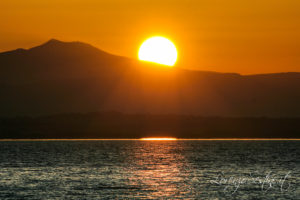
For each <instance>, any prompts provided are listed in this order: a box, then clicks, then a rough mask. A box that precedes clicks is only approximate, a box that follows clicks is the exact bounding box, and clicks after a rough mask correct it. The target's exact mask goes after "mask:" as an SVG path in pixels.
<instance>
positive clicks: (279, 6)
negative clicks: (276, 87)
mask: <svg viewBox="0 0 300 200" xmlns="http://www.w3.org/2000/svg"><path fill="white" fill-rule="evenodd" d="M153 35H162V36H166V37H168V38H169V39H171V40H172V41H173V42H174V43H175V44H176V46H177V49H178V51H179V60H178V63H177V64H178V65H180V66H182V67H186V68H196V69H199V70H210V71H219V72H238V73H242V74H253V73H270V72H284V71H300V1H299V0H251V1H242V0H84V1H83V0H26V1H24V0H1V1H0V51H6V50H11V49H15V48H19V47H23V48H29V47H32V46H35V45H39V44H41V43H43V42H45V41H46V40H48V39H50V38H56V39H59V40H64V41H73V40H76V41H83V42H87V43H90V44H92V45H94V46H96V47H98V48H100V49H102V50H105V51H108V52H110V53H113V54H117V55H123V56H128V57H132V58H136V56H137V50H138V47H139V46H140V44H141V42H142V41H143V40H145V39H146V38H148V37H150V36H153Z"/></svg>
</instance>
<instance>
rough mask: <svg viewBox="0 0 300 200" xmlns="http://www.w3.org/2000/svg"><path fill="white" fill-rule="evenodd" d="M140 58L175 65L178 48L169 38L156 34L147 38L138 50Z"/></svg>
mask: <svg viewBox="0 0 300 200" xmlns="http://www.w3.org/2000/svg"><path fill="white" fill-rule="evenodd" d="M138 58H139V60H143V61H149V62H154V63H158V64H163V65H167V66H173V65H174V64H175V63H176V60H177V49H176V47H175V45H174V44H173V43H172V42H171V41H170V40H169V39H167V38H164V37H160V36H156V37H152V38H149V39H147V40H146V41H145V42H143V44H142V45H141V47H140V49H139V52H138Z"/></svg>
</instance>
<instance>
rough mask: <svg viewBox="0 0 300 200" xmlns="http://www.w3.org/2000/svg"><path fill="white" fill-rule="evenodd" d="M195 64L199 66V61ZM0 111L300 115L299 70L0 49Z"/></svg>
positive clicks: (53, 44) (62, 47) (54, 47)
mask: <svg viewBox="0 0 300 200" xmlns="http://www.w3.org/2000/svg"><path fill="white" fill-rule="evenodd" d="M199 65H200V64H199ZM0 96H1V98H0V116H3V117H6V116H20V115H33V116H34V115H42V114H55V113H73V112H83V113H86V112H95V111H111V110H114V111H119V112H124V113H154V114H168V113H172V114H193V115H201V116H234V117H243V116H253V117H261V116H268V117H300V103H299V102H300V73H292V72H291V73H279V74H262V75H250V76H242V75H239V74H234V73H232V74H230V73H228V74H226V73H225V74H224V73H215V72H203V71H191V70H185V69H181V68H176V67H175V68H163V67H161V66H159V65H154V64H149V63H141V62H138V61H136V60H132V59H129V58H125V57H120V56H115V55H111V54H108V53H106V52H104V51H101V50H99V49H97V48H95V47H93V46H91V45H88V44H84V43H81V42H61V41H58V40H50V41H48V42H47V43H45V44H42V45H41V46H38V47H34V48H31V49H28V50H24V49H17V50H14V51H9V52H3V53H0Z"/></svg>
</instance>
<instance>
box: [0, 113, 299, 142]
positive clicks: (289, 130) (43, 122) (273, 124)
mask: <svg viewBox="0 0 300 200" xmlns="http://www.w3.org/2000/svg"><path fill="white" fill-rule="evenodd" d="M0 133H1V134H0V139H35V138H37V139H42V138H45V139H49V138H53V139H63V138H77V139H78V138H87V139H88V138H142V137H177V138H300V118H228V117H227V118H224V117H199V116H187V115H149V114H131V115H128V114H122V113H117V112H105V113H87V114H80V113H73V114H60V115H50V116H41V117H18V118H10V119H1V118H0Z"/></svg>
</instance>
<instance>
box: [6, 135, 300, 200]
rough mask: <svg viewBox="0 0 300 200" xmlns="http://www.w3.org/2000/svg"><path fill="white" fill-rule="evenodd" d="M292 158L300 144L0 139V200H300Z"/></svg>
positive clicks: (298, 168)
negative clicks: (21, 140)
mask: <svg viewBox="0 0 300 200" xmlns="http://www.w3.org/2000/svg"><path fill="white" fill-rule="evenodd" d="M299 155H300V141H199V140H194V141H183V140H177V141H138V140H130V141H101V140H100V141H23V142H20V141H2V142H0V199H240V200H241V199H300V178H299V175H300V156H299ZM238 183H240V184H238Z"/></svg>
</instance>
